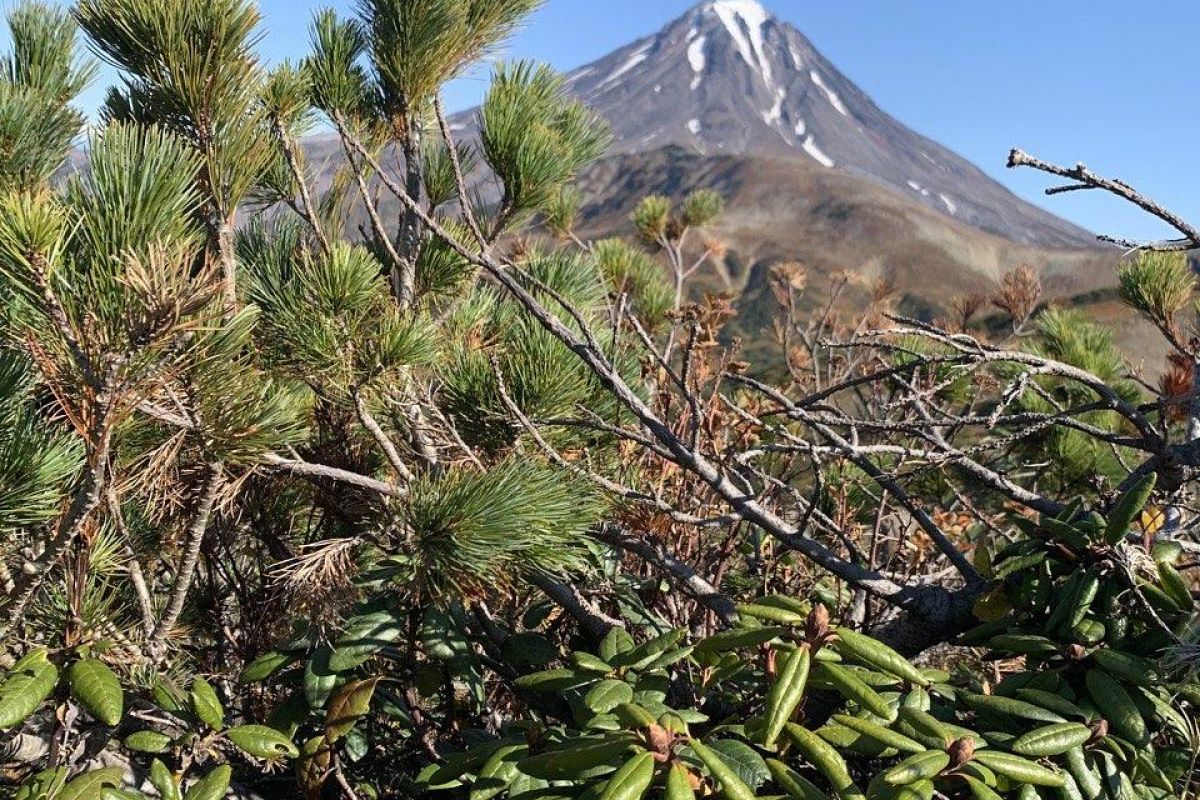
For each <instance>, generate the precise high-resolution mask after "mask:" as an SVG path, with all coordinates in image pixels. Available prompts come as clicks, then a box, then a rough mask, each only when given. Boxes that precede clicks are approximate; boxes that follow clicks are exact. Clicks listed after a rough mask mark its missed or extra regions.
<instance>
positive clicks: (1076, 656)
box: [1063, 644, 1087, 661]
mask: <svg viewBox="0 0 1200 800" xmlns="http://www.w3.org/2000/svg"><path fill="white" fill-rule="evenodd" d="M1063 654H1064V655H1066V657H1067V658H1068V659H1070V660H1071V661H1083V659H1085V658H1087V648H1086V647H1084V646H1083V645H1081V644H1072V645H1068V646H1067V647H1065V648H1064V649H1063Z"/></svg>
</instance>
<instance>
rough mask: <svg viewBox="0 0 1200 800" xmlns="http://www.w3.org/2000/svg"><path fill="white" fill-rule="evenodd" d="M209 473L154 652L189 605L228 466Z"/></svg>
mask: <svg viewBox="0 0 1200 800" xmlns="http://www.w3.org/2000/svg"><path fill="white" fill-rule="evenodd" d="M206 471H207V476H206V478H205V482H204V488H203V489H201V491H200V497H199V500H198V502H197V505H196V510H195V513H194V514H193V516H192V522H191V524H190V525H189V526H188V530H187V535H186V537H185V538H184V543H183V555H182V557H181V560H180V562H179V566H178V567H177V568H176V570H175V584H174V586H173V587H172V589H171V598H170V600H169V601H168V602H167V607H166V609H165V610H164V611H163V615H162V617H161V618H160V619H159V621H158V624H157V625H156V626H155V627H154V632H153V633H152V634H151V636H150V643H149V644H150V649H151V651H154V650H158V649H160V646H161V645H162V643H163V641H164V640H165V639H166V637H167V636H168V635H169V634H170V632H171V630H172V629H173V628H174V627H175V623H176V622H178V621H179V615H180V614H181V613H182V612H183V606H184V603H186V602H187V595H188V592H189V591H190V590H191V587H192V577H193V576H194V575H195V572H196V563H197V561H199V559H200V546H201V545H202V544H203V543H204V534H205V533H206V532H207V531H208V521H209V519H210V518H211V517H212V512H213V507H214V506H215V505H216V502H217V495H218V493H219V492H220V491H221V486H222V484H223V482H224V466H223V465H222V464H221V463H219V462H217V463H212V464H209V465H207V467H206Z"/></svg>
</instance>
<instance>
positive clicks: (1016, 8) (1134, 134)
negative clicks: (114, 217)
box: [90, 0, 1200, 238]
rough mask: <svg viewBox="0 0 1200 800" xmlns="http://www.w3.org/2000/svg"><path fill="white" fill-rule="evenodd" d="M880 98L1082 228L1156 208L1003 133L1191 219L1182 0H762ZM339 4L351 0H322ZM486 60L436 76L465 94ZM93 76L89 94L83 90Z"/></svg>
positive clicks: (667, 14)
mask: <svg viewBox="0 0 1200 800" xmlns="http://www.w3.org/2000/svg"><path fill="white" fill-rule="evenodd" d="M763 3H764V5H766V6H767V7H768V8H769V9H770V10H771V11H773V12H774V13H775V14H776V15H777V16H779V17H781V18H783V19H786V20H788V21H789V22H792V23H793V24H795V25H796V26H797V27H798V28H799V29H800V30H801V31H803V32H804V33H805V34H806V35H807V36H808V38H809V39H811V40H812V42H813V43H814V44H815V45H816V47H817V48H818V49H819V50H821V51H822V52H823V53H824V54H825V55H826V56H827V57H828V58H829V59H830V60H832V61H833V63H834V64H836V65H837V66H838V67H839V68H840V69H841V70H842V71H843V72H844V73H845V74H846V75H847V76H849V77H850V79H851V80H854V81H855V82H857V83H858V85H859V86H861V87H862V88H863V89H864V90H865V91H866V92H867V93H868V94H870V95H871V96H872V97H874V99H875V101H876V102H877V103H878V104H879V105H880V106H881V107H882V108H883V109H884V110H886V111H888V112H889V113H891V114H892V115H893V116H895V117H897V118H898V119H900V120H901V121H902V122H904V123H906V124H907V125H909V126H911V127H912V128H914V129H916V130H917V131H919V132H921V133H923V134H925V135H927V136H930V137H932V138H933V139H936V140H938V141H940V142H941V143H942V144H944V145H946V146H948V147H950V148H952V149H954V150H957V151H958V152H959V153H961V154H963V155H964V156H966V157H967V158H968V159H970V160H971V161H973V162H975V163H976V164H978V165H979V166H980V167H982V168H983V169H984V170H986V171H987V172H988V173H990V174H992V175H994V176H996V177H997V178H999V179H1000V180H1001V181H1002V182H1004V183H1005V184H1006V185H1008V186H1009V187H1011V188H1012V189H1013V190H1014V191H1016V192H1017V193H1018V194H1020V195H1022V196H1024V197H1026V198H1028V199H1031V200H1033V201H1034V202H1037V203H1039V204H1041V205H1044V206H1046V207H1048V208H1050V209H1051V210H1053V211H1054V212H1056V213H1058V214H1060V215H1062V216H1065V217H1067V218H1069V219H1072V220H1074V221H1076V222H1078V223H1080V224H1082V225H1085V226H1087V227H1088V228H1090V229H1092V230H1096V231H1104V232H1108V233H1113V234H1120V235H1124V236H1132V237H1143V238H1151V237H1158V236H1161V235H1164V234H1165V233H1167V231H1165V230H1164V228H1163V226H1162V225H1161V224H1158V223H1156V222H1155V221H1153V220H1150V219H1148V218H1147V217H1145V216H1144V215H1143V214H1141V212H1138V211H1137V210H1136V209H1134V210H1130V209H1126V208H1124V207H1123V206H1122V204H1121V203H1120V201H1118V200H1115V199H1109V198H1105V197H1101V196H1099V195H1095V196H1089V195H1088V194H1086V193H1075V194H1069V195H1066V196H1060V197H1055V198H1046V197H1043V196H1041V190H1042V189H1043V188H1045V186H1046V185H1047V183H1046V180H1045V179H1044V178H1043V177H1041V176H1038V175H1036V174H1034V173H1020V172H1017V173H1014V172H1009V171H1008V170H1006V169H1005V168H1004V159H1005V157H1006V155H1007V153H1008V150H1009V148H1010V147H1012V146H1014V145H1016V146H1020V147H1022V148H1024V149H1025V150H1028V151H1029V152H1031V153H1034V154H1036V155H1039V156H1041V157H1043V158H1046V159H1049V160H1054V161H1058V162H1064V163H1074V162H1075V161H1078V160H1083V161H1085V162H1086V163H1087V164H1088V165H1089V166H1091V167H1092V168H1094V169H1096V170H1099V171H1102V172H1105V173H1109V174H1112V175H1114V176H1116V177H1119V178H1122V179H1124V180H1126V181H1129V182H1131V183H1133V184H1134V185H1136V186H1138V187H1139V188H1141V189H1143V190H1144V191H1146V192H1148V193H1149V194H1150V195H1151V196H1153V197H1156V198H1157V199H1159V200H1161V201H1163V202H1164V203H1167V204H1168V205H1170V206H1171V207H1173V208H1174V209H1175V210H1177V211H1179V212H1180V213H1182V214H1184V215H1185V216H1186V217H1188V218H1189V219H1191V220H1192V221H1193V222H1196V223H1200V197H1197V196H1196V192H1195V191H1194V188H1195V187H1196V186H1197V183H1198V182H1197V180H1196V177H1197V176H1198V175H1200V150H1198V149H1197V148H1196V147H1195V144H1194V143H1195V141H1196V132H1197V127H1198V126H1197V123H1200V109H1198V108H1197V106H1196V104H1195V103H1194V102H1191V101H1189V100H1188V99H1187V98H1189V97H1191V96H1192V94H1193V91H1194V89H1195V83H1196V77H1197V72H1198V71H1197V68H1196V56H1195V55H1194V52H1195V48H1196V43H1195V31H1197V30H1200V2H1196V0H1151V1H1150V2H1130V0H1004V1H1003V2H1001V0H814V1H812V2H810V1H809V0H763ZM323 4H329V3H328V2H327V3H316V2H310V1H309V0H260V7H261V9H262V12H263V16H264V18H265V23H264V25H265V29H266V30H265V38H264V40H263V53H264V55H265V56H266V58H267V59H268V60H269V61H271V62H275V61H278V60H280V59H283V58H299V57H301V56H303V54H304V52H305V50H306V48H307V39H308V36H307V26H308V20H309V17H310V15H311V9H313V8H315V7H317V6H318V5H323ZM332 5H334V6H335V7H338V8H340V9H342V10H347V9H351V8H352V7H353V2H352V0H332ZM692 5H693V3H692V2H691V1H690V0H547V2H546V4H545V6H544V7H543V8H542V9H541V10H540V11H538V12H537V13H536V14H535V15H534V16H533V17H532V18H531V19H530V20H529V22H528V24H527V25H525V27H524V28H522V30H520V31H519V32H518V33H517V35H516V36H515V37H514V38H513V39H512V41H511V42H510V43H509V44H508V45H507V46H506V47H505V48H504V51H503V53H502V55H504V56H505V57H520V58H534V59H539V60H543V61H548V62H549V63H551V64H553V65H554V66H555V67H558V68H560V69H563V70H567V69H570V68H573V67H576V66H578V65H580V64H583V63H586V62H588V61H591V60H593V59H595V58H598V57H600V56H602V55H604V54H606V53H608V52H609V51H611V50H613V49H614V48H616V47H618V46H620V45H622V44H625V43H627V42H629V41H631V40H633V39H635V38H637V37H639V36H643V35H646V34H649V33H652V32H654V31H656V30H658V29H659V28H660V27H661V26H662V25H663V24H664V23H666V22H668V21H669V20H671V19H673V18H674V17H676V16H677V15H679V14H681V13H683V12H684V11H685V10H687V9H688V8H689V7H691V6H692ZM486 75H487V70H486V69H482V70H479V71H478V74H477V75H475V76H473V77H469V78H467V79H464V80H461V81H458V82H457V83H456V84H454V85H453V86H451V87H450V88H449V89H448V93H447V104H448V105H449V106H451V107H454V108H464V107H467V106H470V105H472V104H473V103H474V102H476V101H477V100H478V98H479V97H480V95H481V94H482V92H483V90H484V88H485V86H486ZM99 94H100V92H99V91H98V90H97V91H95V92H93V93H92V94H91V95H90V101H91V102H92V103H94V102H95V99H96V98H97V97H98V96H99Z"/></svg>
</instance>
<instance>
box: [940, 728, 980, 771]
mask: <svg viewBox="0 0 1200 800" xmlns="http://www.w3.org/2000/svg"><path fill="white" fill-rule="evenodd" d="M946 752H947V753H948V754H949V755H950V769H958V768H959V767H961V766H962V765H963V764H966V763H967V762H968V761H970V760H971V757H972V756H974V755H975V740H974V739H972V738H970V737H967V736H964V737H963V738H961V739H955V740H954V741H953V742H951V743H950V746H949V747H948V748H946Z"/></svg>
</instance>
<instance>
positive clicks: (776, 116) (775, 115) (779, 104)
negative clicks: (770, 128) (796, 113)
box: [763, 89, 787, 125]
mask: <svg viewBox="0 0 1200 800" xmlns="http://www.w3.org/2000/svg"><path fill="white" fill-rule="evenodd" d="M786 99H787V92H786V91H784V90H783V89H776V90H775V105H773V106H771V108H770V109H768V110H767V111H764V112H763V122H765V123H767V124H768V125H774V124H775V123H777V122H779V120H781V119H783V101H784V100H786Z"/></svg>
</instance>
